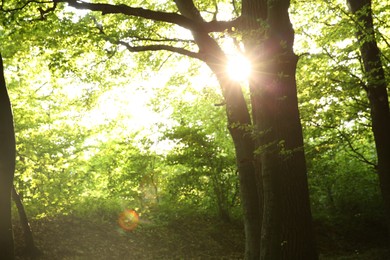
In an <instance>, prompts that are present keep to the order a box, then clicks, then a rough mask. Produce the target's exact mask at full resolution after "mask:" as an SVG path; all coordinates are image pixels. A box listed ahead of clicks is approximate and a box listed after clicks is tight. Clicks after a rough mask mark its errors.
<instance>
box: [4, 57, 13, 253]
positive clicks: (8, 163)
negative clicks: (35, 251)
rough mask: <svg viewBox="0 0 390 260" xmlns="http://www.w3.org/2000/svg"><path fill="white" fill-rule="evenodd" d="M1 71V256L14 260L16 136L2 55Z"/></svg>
mask: <svg viewBox="0 0 390 260" xmlns="http://www.w3.org/2000/svg"><path fill="white" fill-rule="evenodd" d="M0 70H1V71H0V73H1V75H0V256H1V259H6V260H8V259H14V241H13V234H12V221H11V190H12V187H13V178H14V171H15V134H14V125H13V116H12V109H11V103H10V100H9V97H8V93H7V88H6V84H5V78H4V67H3V60H2V57H1V55H0Z"/></svg>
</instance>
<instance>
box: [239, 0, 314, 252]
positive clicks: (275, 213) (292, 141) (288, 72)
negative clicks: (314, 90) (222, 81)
mask: <svg viewBox="0 0 390 260" xmlns="http://www.w3.org/2000/svg"><path fill="white" fill-rule="evenodd" d="M289 4H290V2H289V1H288V0H274V1H259V0H246V1H243V15H245V16H244V17H245V18H247V19H246V20H247V21H248V22H247V23H246V24H245V25H244V27H243V28H244V30H246V31H247V32H248V31H249V32H248V33H247V34H248V39H247V40H246V46H248V47H247V49H248V50H249V53H250V57H252V59H253V62H254V64H255V65H254V68H255V69H254V71H253V73H252V76H251V79H250V91H251V100H252V114H253V120H254V124H255V129H256V131H257V133H256V134H255V137H256V155H257V156H258V158H259V165H258V167H261V174H262V181H263V196H264V200H263V203H264V204H263V205H264V209H263V212H264V215H263V222H262V237H261V251H260V252H261V256H260V259H317V258H318V255H317V252H316V247H315V240H314V232H313V228H312V223H311V222H312V219H311V211H310V203H309V192H308V184H307V176H306V162H305V157H304V151H303V137H302V126H301V123H300V117H299V111H298V101H297V91H296V81H295V71H296V64H297V57H296V55H295V54H294V53H293V49H292V47H293V42H294V32H293V29H292V25H291V23H290V19H289V14H288V7H289ZM254 21H256V22H257V23H256V22H254ZM244 35H245V31H244Z"/></svg>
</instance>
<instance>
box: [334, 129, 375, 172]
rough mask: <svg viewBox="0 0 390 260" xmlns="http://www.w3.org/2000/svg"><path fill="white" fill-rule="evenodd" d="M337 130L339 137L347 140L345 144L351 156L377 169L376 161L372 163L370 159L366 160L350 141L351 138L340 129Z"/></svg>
mask: <svg viewBox="0 0 390 260" xmlns="http://www.w3.org/2000/svg"><path fill="white" fill-rule="evenodd" d="M337 131H338V132H339V134H340V135H341V137H342V138H343V139H344V140H345V141H347V145H348V147H349V148H350V149H351V151H352V153H353V154H351V155H352V156H353V157H355V158H356V159H358V160H359V161H361V162H364V163H366V164H368V165H371V166H372V167H374V169H377V168H378V165H377V164H376V163H373V162H371V161H370V160H368V159H367V158H366V157H365V156H364V155H363V154H362V153H360V152H359V151H358V150H357V149H356V148H355V147H354V146H353V144H352V141H351V139H350V138H349V137H348V136H347V135H346V134H345V133H343V132H342V131H341V130H337Z"/></svg>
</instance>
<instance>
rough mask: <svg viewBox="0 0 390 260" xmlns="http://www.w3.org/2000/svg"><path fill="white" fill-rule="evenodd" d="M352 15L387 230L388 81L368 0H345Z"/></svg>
mask: <svg viewBox="0 0 390 260" xmlns="http://www.w3.org/2000/svg"><path fill="white" fill-rule="evenodd" d="M348 3H349V7H350V10H351V12H352V13H353V14H354V15H355V19H356V21H355V26H356V37H357V40H358V43H359V49H360V53H361V59H362V63H363V69H362V70H363V74H364V84H363V87H364V90H365V91H366V92H367V97H368V101H369V105H370V113H371V119H372V126H371V128H372V132H373V134H374V140H375V146H376V152H377V171H378V175H379V183H380V187H381V192H382V196H383V201H384V207H385V212H386V220H387V226H388V229H389V230H390V160H389V158H390V135H389V133H390V108H389V96H388V92H387V86H388V81H387V80H386V77H385V72H384V69H383V65H382V60H381V52H380V49H379V48H378V45H377V41H376V33H375V28H374V22H373V18H372V16H373V15H372V9H371V0H358V1H357V0H356V1H352V0H348Z"/></svg>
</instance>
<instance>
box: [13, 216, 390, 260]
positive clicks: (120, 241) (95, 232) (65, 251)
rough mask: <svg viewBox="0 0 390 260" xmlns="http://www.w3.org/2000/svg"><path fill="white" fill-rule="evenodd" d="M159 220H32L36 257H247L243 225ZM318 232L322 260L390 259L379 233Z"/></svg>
mask: <svg viewBox="0 0 390 260" xmlns="http://www.w3.org/2000/svg"><path fill="white" fill-rule="evenodd" d="M157 222H158V224H157ZM157 222H155V221H151V220H145V219H142V218H141V220H140V223H139V225H138V226H137V228H136V229H134V230H133V231H124V230H122V229H121V228H120V227H119V225H118V223H117V221H116V220H112V221H102V220H86V219H85V218H80V217H75V216H61V217H56V218H43V219H39V220H32V221H31V227H32V230H33V232H34V238H35V243H36V246H37V247H38V248H39V249H40V251H41V253H42V254H41V255H40V256H39V257H38V258H36V259H41V260H46V259H47V260H49V259H50V260H57V259H58V260H60V259H86V260H89V259H94V260H95V259H102V260H103V259H104V260H109V259H123V260H126V259H137V260H138V259H140V260H143V259H145V260H147V259H242V258H243V251H244V231H243V228H242V225H241V224H239V223H224V222H221V221H218V220H216V219H213V218H210V217H206V216H187V217H176V218H175V219H170V220H169V221H165V222H163V221H157ZM325 229H326V230H325ZM316 230H317V237H318V240H319V243H318V245H319V249H320V251H321V252H322V253H321V257H320V259H324V260H325V259H327V260H328V259H339V260H341V259H370V260H375V259H378V260H380V259H390V258H389V257H388V256H389V254H388V253H389V252H388V251H386V250H385V249H384V248H385V243H384V242H383V236H382V235H383V232H382V233H381V231H380V230H378V232H379V233H381V234H378V233H376V237H371V235H369V236H367V234H361V237H357V236H356V235H353V236H345V235H344V236H342V235H341V234H339V232H338V231H337V229H334V228H333V230H332V229H329V228H325V227H323V226H320V225H317V227H316ZM374 233H375V232H374ZM14 235H15V241H16V245H15V247H16V248H15V250H16V255H17V259H30V258H28V257H26V256H25V255H24V254H23V237H22V231H21V228H20V225H19V223H18V221H15V226H14ZM372 236H375V235H374V234H373V235H372ZM378 236H379V237H378ZM381 237H382V239H381ZM381 241H382V242H381Z"/></svg>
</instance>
